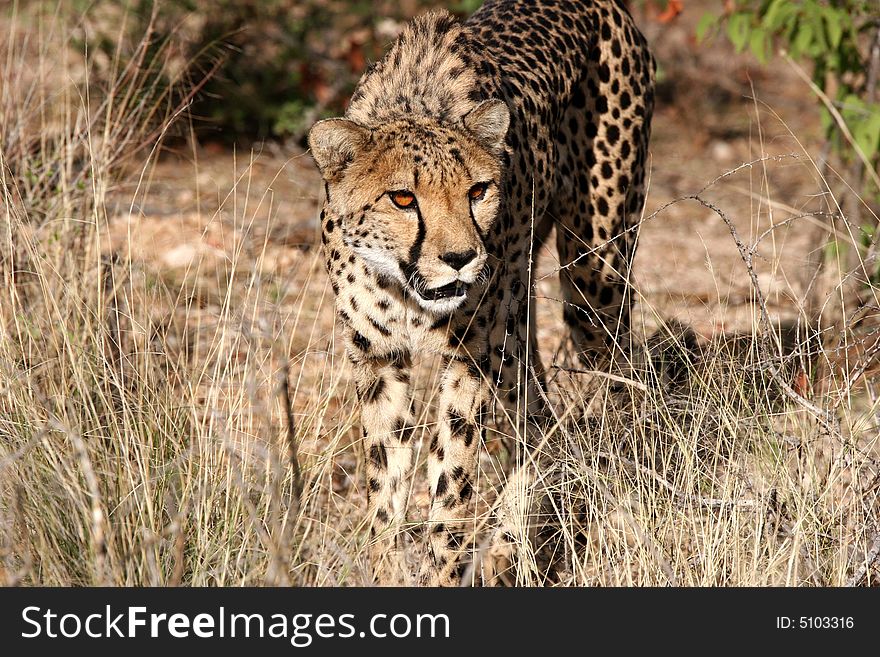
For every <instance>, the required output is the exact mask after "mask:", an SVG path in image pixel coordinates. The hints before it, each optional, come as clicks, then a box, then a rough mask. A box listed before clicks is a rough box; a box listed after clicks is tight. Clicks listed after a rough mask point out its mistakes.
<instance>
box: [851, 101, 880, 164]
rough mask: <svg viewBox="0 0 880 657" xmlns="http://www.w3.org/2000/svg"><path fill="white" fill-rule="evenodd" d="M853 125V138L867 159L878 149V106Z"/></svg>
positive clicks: (879, 115)
mask: <svg viewBox="0 0 880 657" xmlns="http://www.w3.org/2000/svg"><path fill="white" fill-rule="evenodd" d="M877 110H878V111H875V112H873V113H872V114H870V115H869V116H868V117H867V118H866V119H863V120H862V121H858V122H857V123H855V125H854V126H853V139H855V140H856V143H857V144H858V145H859V148H861V149H862V153H864V155H865V158H866V159H868V160H869V161H870V160H872V159H873V158H874V156H875V155H876V154H877V152H878V151H880V108H877Z"/></svg>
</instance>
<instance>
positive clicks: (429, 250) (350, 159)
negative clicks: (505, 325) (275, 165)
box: [309, 100, 510, 314]
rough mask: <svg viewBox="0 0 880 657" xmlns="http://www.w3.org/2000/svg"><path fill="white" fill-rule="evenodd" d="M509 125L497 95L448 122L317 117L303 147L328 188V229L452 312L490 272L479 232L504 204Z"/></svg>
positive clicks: (430, 306) (438, 309)
mask: <svg viewBox="0 0 880 657" xmlns="http://www.w3.org/2000/svg"><path fill="white" fill-rule="evenodd" d="M509 123H510V114H509V111H508V109H507V105H506V104H504V103H503V102H502V101H500V100H487V101H484V102H483V103H481V104H479V105H478V106H477V107H475V108H474V109H472V110H471V111H470V112H469V113H468V114H466V115H465V116H464V117H463V118H462V119H461V120H460V121H458V122H456V123H454V124H450V123H441V122H439V121H436V120H434V119H429V118H426V117H413V118H406V119H400V120H395V121H392V122H389V123H383V124H381V125H379V126H376V127H373V128H369V127H366V126H363V125H360V124H358V123H355V122H354V121H351V120H348V119H328V120H325V121H319V122H318V123H316V124H315V125H314V126H313V127H312V129H311V131H310V133H309V145H310V147H311V151H312V155H313V157H314V159H315V162H316V163H317V165H318V168H319V169H320V170H321V174H322V176H323V178H324V181H325V183H326V186H327V187H326V188H327V200H326V204H325V206H324V207H325V213H326V215H327V217H329V219H330V220H329V221H328V222H327V226H325V237H329V236H327V235H326V233H327V231H328V226H329V230H331V231H332V230H335V229H336V226H338V227H339V229H340V230H341V231H342V239H343V241H344V243H345V244H346V245H347V246H348V247H349V248H351V249H352V250H353V251H354V253H355V254H356V255H358V256H359V257H361V258H362V259H363V261H364V262H365V263H366V266H367V267H368V268H370V269H371V270H372V271H374V272H375V273H377V274H379V275H381V276H384V277H386V278H391V279H394V280H396V281H397V282H399V283H400V285H401V286H402V287H403V288H404V290H405V291H406V292H407V293H408V294H409V296H411V297H412V298H414V299H415V300H416V301H417V302H418V303H419V305H421V307H422V308H424V309H426V310H428V311H429V312H432V313H436V314H444V313H448V312H451V311H453V310H455V309H456V308H457V307H458V306H460V305H461V304H462V303H463V302H464V300H465V299H466V297H467V295H468V293H469V290H471V289H472V285H473V284H474V283H476V282H478V280H479V279H480V278H481V277H484V276H485V275H486V272H487V253H486V247H485V244H484V240H485V237H486V236H487V235H488V232H489V230H490V228H491V227H492V225H493V224H494V223H495V221H496V219H497V216H498V214H499V211H500V207H501V188H502V183H503V181H502V175H503V171H504V166H503V163H504V153H505V150H504V143H505V136H506V134H507V128H508V125H509Z"/></svg>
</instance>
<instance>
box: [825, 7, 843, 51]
mask: <svg viewBox="0 0 880 657" xmlns="http://www.w3.org/2000/svg"><path fill="white" fill-rule="evenodd" d="M824 9H825V11H824V12H823V15H822V17H823V18H824V19H825V34H827V35H828V44H829V45H830V46H831V48H832V50H837V49H838V48H839V47H840V42H841V40H842V39H843V16H842V15H841V14H840V13H838V12H837V11H835V10H834V9H832V8H831V7H825V8H824Z"/></svg>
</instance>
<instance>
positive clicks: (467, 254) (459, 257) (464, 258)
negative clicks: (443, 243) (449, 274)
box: [440, 249, 477, 270]
mask: <svg viewBox="0 0 880 657" xmlns="http://www.w3.org/2000/svg"><path fill="white" fill-rule="evenodd" d="M476 257H477V252H476V251H474V250H473V249H469V250H467V251H461V252H459V253H453V252H452V251H449V252H448V253H444V254H442V255H441V256H440V259H441V260H442V261H443V262H445V263H446V264H447V265H449V266H450V267H452V268H453V269H456V270H458V269H461V268H462V267H464V266H465V265H466V264H467V263H469V262H470V261H471V260H473V259H474V258H476Z"/></svg>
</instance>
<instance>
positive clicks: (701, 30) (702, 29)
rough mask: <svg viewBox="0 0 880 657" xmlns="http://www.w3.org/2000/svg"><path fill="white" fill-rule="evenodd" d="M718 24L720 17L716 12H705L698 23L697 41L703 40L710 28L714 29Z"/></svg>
mask: <svg viewBox="0 0 880 657" xmlns="http://www.w3.org/2000/svg"><path fill="white" fill-rule="evenodd" d="M717 26H718V17H717V16H715V15H714V14H703V16H702V17H701V18H700V22H699V23H697V29H696V34H697V41H700V42H702V41H703V39H705V38H706V34H707V33H708V32H709V30H714V29H715V28H716V27H717Z"/></svg>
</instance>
